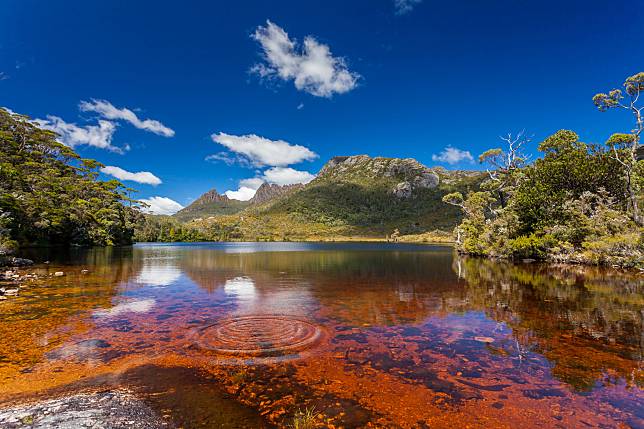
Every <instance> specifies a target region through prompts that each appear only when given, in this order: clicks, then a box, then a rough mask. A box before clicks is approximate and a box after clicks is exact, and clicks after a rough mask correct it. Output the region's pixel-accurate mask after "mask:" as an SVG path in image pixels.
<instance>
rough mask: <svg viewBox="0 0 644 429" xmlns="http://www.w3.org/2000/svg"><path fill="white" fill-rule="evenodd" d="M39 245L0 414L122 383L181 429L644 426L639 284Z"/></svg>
mask: <svg viewBox="0 0 644 429" xmlns="http://www.w3.org/2000/svg"><path fill="white" fill-rule="evenodd" d="M48 252H49V254H47V251H41V252H35V253H34V254H33V255H27V256H32V257H34V258H36V260H39V261H44V260H47V259H48V260H49V263H48V264H39V265H37V266H36V267H35V268H33V269H30V270H29V271H30V272H34V273H37V274H39V275H40V276H41V278H44V279H45V281H44V282H43V284H38V283H37V282H36V283H34V284H33V285H30V286H29V287H27V288H25V289H23V290H22V291H21V294H20V296H18V297H16V298H11V299H8V300H5V301H1V302H0V320H1V321H2V322H1V323H0V404H4V405H7V404H10V403H15V402H16V401H21V400H25V399H30V398H42V397H54V396H57V395H62V394H65V393H68V392H76V391H85V390H96V389H112V388H114V389H117V388H127V389H128V390H130V391H132V392H135V393H136V394H137V395H140V396H141V397H142V398H145V400H146V402H147V403H149V404H151V406H152V407H153V408H154V409H155V410H157V411H158V412H159V413H160V414H161V415H163V416H165V417H166V418H168V419H172V420H173V421H174V422H175V423H176V424H178V425H182V426H184V427H273V426H274V425H275V426H282V427H284V426H289V425H293V424H294V418H295V417H296V416H298V415H301V414H306V413H308V414H311V415H313V416H315V417H314V418H315V420H316V422H317V424H318V427H322V426H324V427H345V428H350V427H404V428H411V427H416V428H426V427H431V428H443V427H459V428H463V427H472V428H491V427H507V428H531V427H539V428H550V427H559V428H573V427H575V428H576V427H584V428H585V427H598V428H600V427H601V428H613V427H614V428H622V427H633V428H636V427H639V428H642V427H644V390H643V388H644V372H643V364H642V362H643V360H642V359H643V350H644V331H643V329H642V323H643V319H644V277H643V276H642V275H641V274H637V273H629V272H623V271H616V270H606V269H599V268H592V267H580V266H565V265H561V266H554V265H542V264H509V263H505V262H500V261H492V260H481V259H472V258H461V257H459V256H457V255H456V254H455V253H454V252H453V249H452V248H451V247H449V246H431V245H410V244H393V243H392V244H383V243H380V244H378V243H374V244H367V243H343V244H341V243H329V244H312V243H195V244H140V245H135V246H132V247H126V248H102V249H75V250H74V249H72V250H68V251H65V252H61V251H54V250H50V251H48ZM83 270H87V272H84V271H83ZM56 271H63V272H64V274H65V275H64V276H60V277H55V276H53V275H52V274H53V273H54V272H56Z"/></svg>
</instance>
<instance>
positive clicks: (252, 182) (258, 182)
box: [224, 177, 264, 201]
mask: <svg viewBox="0 0 644 429" xmlns="http://www.w3.org/2000/svg"><path fill="white" fill-rule="evenodd" d="M262 183H264V179H262V178H261V177H251V178H249V179H242V180H240V181H239V189H237V190H236V191H226V192H224V194H226V196H227V197H228V198H230V199H233V200H239V201H248V200H250V199H251V198H253V197H254V196H255V192H257V189H259V187H260V186H262Z"/></svg>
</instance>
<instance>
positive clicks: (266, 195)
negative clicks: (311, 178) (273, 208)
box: [249, 183, 304, 204]
mask: <svg viewBox="0 0 644 429" xmlns="http://www.w3.org/2000/svg"><path fill="white" fill-rule="evenodd" d="M302 187H304V185H301V184H295V185H282V186H280V185H276V184H274V183H262V185H261V186H260V187H259V188H258V189H257V192H255V195H254V196H253V198H251V199H250V200H249V202H250V203H251V204H262V203H265V202H267V201H270V200H272V199H274V198H277V197H279V196H282V195H284V194H287V193H289V192H292V191H295V190H297V189H301V188H302Z"/></svg>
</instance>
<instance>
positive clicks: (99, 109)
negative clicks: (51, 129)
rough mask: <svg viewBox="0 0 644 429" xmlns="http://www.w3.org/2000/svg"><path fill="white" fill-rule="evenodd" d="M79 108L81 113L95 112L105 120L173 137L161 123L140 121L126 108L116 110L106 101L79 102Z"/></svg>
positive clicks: (170, 130)
mask: <svg viewBox="0 0 644 429" xmlns="http://www.w3.org/2000/svg"><path fill="white" fill-rule="evenodd" d="M79 108H80V110H81V111H83V112H96V113H98V114H99V115H101V116H102V117H103V118H105V119H110V120H113V121H114V120H123V121H127V122H129V123H130V124H132V125H134V126H135V127H136V128H139V129H141V130H146V131H149V132H151V133H154V134H158V135H160V136H164V137H172V136H174V130H172V129H171V128H168V127H166V126H165V125H163V124H162V123H161V122H159V121H156V120H154V119H144V120H141V119H139V117H138V116H137V115H136V113H134V112H133V111H131V110H130V109H127V108H125V107H124V108H122V109H118V108H116V107H114V105H112V103H110V102H109V101H107V100H94V99H92V101H91V102H90V101H81V102H80V105H79Z"/></svg>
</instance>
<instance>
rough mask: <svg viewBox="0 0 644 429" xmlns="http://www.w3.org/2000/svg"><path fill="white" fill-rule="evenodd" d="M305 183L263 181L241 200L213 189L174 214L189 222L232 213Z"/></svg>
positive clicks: (279, 195) (273, 197)
mask: <svg viewBox="0 0 644 429" xmlns="http://www.w3.org/2000/svg"><path fill="white" fill-rule="evenodd" d="M302 186H303V185H300V184H297V185H284V186H280V185H276V184H270V183H262V185H261V186H260V187H259V188H258V189H257V192H256V193H255V195H254V196H253V198H251V199H250V200H248V201H239V200H233V199H230V198H228V197H227V196H226V195H221V194H219V193H218V192H217V191H216V190H214V189H212V190H210V191H208V192H206V193H205V194H203V195H202V196H200V197H199V198H197V199H196V200H195V201H194V202H193V203H192V204H190V205H189V206H188V207H186V208H184V209H182V210H180V211H178V212H177V213H175V214H174V215H173V217H174V218H176V219H177V220H179V221H182V222H187V221H191V220H196V219H204V218H209V217H211V216H221V215H232V214H235V213H239V212H241V211H242V210H244V209H246V208H248V207H250V206H255V205H260V204H264V203H267V202H269V201H271V200H273V199H275V198H278V197H281V196H283V195H286V194H288V193H290V192H293V191H295V190H297V189H300V188H302Z"/></svg>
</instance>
